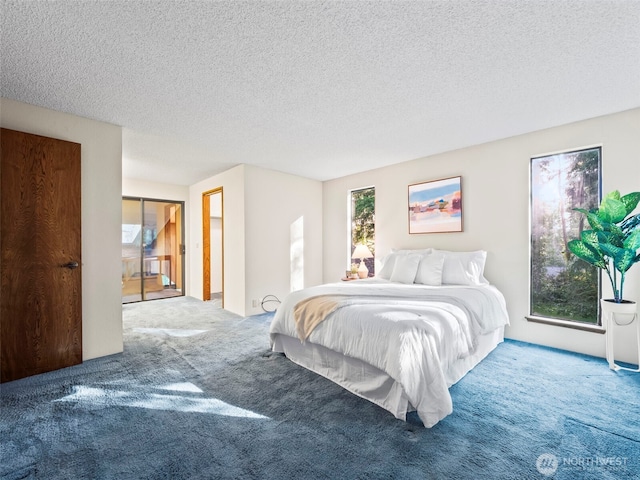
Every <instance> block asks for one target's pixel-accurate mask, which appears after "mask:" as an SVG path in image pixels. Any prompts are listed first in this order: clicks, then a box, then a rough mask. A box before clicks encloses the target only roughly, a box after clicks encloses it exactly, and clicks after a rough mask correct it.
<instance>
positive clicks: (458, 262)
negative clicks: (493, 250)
mask: <svg viewBox="0 0 640 480" xmlns="http://www.w3.org/2000/svg"><path fill="white" fill-rule="evenodd" d="M434 252H439V253H442V254H444V266H443V268H442V283H443V284H450V285H486V284H488V283H489V282H488V281H487V279H486V278H484V265H485V262H486V260H487V252H485V251H484V250H477V251H475V252H448V251H446V250H434Z"/></svg>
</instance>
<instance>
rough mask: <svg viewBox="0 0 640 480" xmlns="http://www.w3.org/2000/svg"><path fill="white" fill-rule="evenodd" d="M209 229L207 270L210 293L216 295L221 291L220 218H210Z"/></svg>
mask: <svg viewBox="0 0 640 480" xmlns="http://www.w3.org/2000/svg"><path fill="white" fill-rule="evenodd" d="M212 197H213V196H212ZM212 203H213V202H212ZM209 227H210V229H211V231H210V235H211V243H210V249H211V250H210V252H209V255H210V256H211V266H210V270H209V271H210V272H211V278H210V282H211V284H210V285H211V293H218V292H221V291H222V218H221V217H211V218H210V219H209ZM202 293H204V292H202Z"/></svg>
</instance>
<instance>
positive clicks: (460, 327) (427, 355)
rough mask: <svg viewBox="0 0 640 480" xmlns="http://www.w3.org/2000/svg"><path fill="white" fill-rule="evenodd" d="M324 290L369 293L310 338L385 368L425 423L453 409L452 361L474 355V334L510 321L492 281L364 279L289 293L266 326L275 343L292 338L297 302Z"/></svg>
mask: <svg viewBox="0 0 640 480" xmlns="http://www.w3.org/2000/svg"><path fill="white" fill-rule="evenodd" d="M327 294H340V295H362V296H366V298H365V299H364V301H363V302H359V301H358V300H353V301H352V302H347V304H346V305H345V306H342V307H341V308H339V309H337V310H336V311H335V312H333V313H331V314H330V315H329V316H328V317H327V318H326V320H325V321H323V322H322V323H321V324H320V325H318V326H317V327H316V328H315V329H314V330H313V332H311V335H310V336H309V337H308V339H307V341H309V342H312V343H315V344H319V345H322V346H324V347H326V348H329V349H331V350H333V351H335V352H338V353H341V354H343V355H347V356H350V357H354V358H357V359H359V360H362V361H364V362H366V363H368V364H370V365H373V366H375V367H377V368H379V369H380V370H383V371H384V372H386V373H387V374H388V375H389V376H390V377H391V378H393V379H394V380H395V381H396V382H398V383H399V384H400V385H401V386H402V388H403V390H404V391H405V394H406V395H407V398H408V399H409V401H410V403H411V405H413V406H414V407H415V409H416V410H417V413H418V415H419V417H420V419H421V420H422V422H423V423H424V425H425V426H426V427H431V426H433V425H435V424H436V423H437V422H438V421H439V420H441V419H442V418H444V417H445V416H447V415H449V414H450V413H451V412H452V411H453V407H452V402H451V396H450V395H449V387H450V386H451V385H452V384H453V383H455V382H456V381H457V380H458V378H456V377H455V375H456V374H455V373H453V372H451V371H450V369H449V366H450V365H452V364H453V363H454V362H455V361H456V360H458V359H461V358H464V357H466V356H469V355H472V354H473V353H474V350H475V347H476V344H477V343H476V340H477V338H478V336H479V335H482V334H484V333H487V332H491V331H493V330H495V329H496V328H499V327H502V326H504V325H506V324H508V323H509V319H508V315H507V310H506V305H505V300H504V297H503V296H502V294H501V293H500V292H499V291H498V290H497V289H496V288H495V287H493V286H491V285H482V286H453V285H451V286H442V287H429V286H425V285H416V284H414V285H405V284H399V283H391V282H388V281H386V280H381V279H369V280H359V281H356V282H340V283H333V284H327V285H320V286H317V287H312V288H307V289H304V290H300V291H297V292H292V293H291V294H289V295H288V296H287V297H286V298H285V299H284V301H283V303H282V305H281V306H280V307H279V308H278V310H277V312H276V315H275V317H274V320H273V322H272V324H271V330H270V333H271V338H272V343H273V338H274V335H276V334H282V335H288V336H290V337H296V338H297V333H296V325H295V321H294V318H293V308H294V307H295V305H296V304H297V303H298V302H299V301H301V300H303V299H305V298H309V297H313V296H317V295H327ZM390 297H392V298H390ZM371 300H373V301H371Z"/></svg>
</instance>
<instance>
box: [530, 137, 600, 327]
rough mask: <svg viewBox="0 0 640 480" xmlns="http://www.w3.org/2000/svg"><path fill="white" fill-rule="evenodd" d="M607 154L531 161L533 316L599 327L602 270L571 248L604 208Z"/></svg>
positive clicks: (586, 152)
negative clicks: (591, 212)
mask: <svg viewBox="0 0 640 480" xmlns="http://www.w3.org/2000/svg"><path fill="white" fill-rule="evenodd" d="M600 157H601V149H600V148H599V147H598V148H590V149H585V150H578V151H573V152H567V153H560V154H555V155H547V156H544V157H536V158H532V159H531V306H530V313H531V315H535V316H540V317H549V318H556V319H562V320H570V321H576V322H584V323H591V324H598V322H599V319H598V299H599V297H600V294H599V290H600V288H599V285H600V282H599V279H600V275H599V272H598V270H597V269H596V268H595V267H593V266H591V265H588V264H587V263H586V262H583V261H581V260H579V259H578V258H577V257H575V256H574V255H573V254H572V253H571V252H570V250H569V249H568V247H567V243H568V241H569V240H570V239H572V238H579V237H580V232H581V231H582V230H583V229H584V228H585V227H586V226H585V224H584V215H581V214H580V213H578V212H576V211H574V208H586V209H592V208H597V206H598V204H599V202H600Z"/></svg>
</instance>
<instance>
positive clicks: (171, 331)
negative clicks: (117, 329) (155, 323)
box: [133, 328, 209, 337]
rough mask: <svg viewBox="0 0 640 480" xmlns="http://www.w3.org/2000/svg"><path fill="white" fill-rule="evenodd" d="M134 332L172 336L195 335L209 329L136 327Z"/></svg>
mask: <svg viewBox="0 0 640 480" xmlns="http://www.w3.org/2000/svg"><path fill="white" fill-rule="evenodd" d="M133 331H134V332H138V333H148V334H150V335H159V336H165V335H168V336H170V337H194V336H196V335H200V334H201V333H205V332H208V331H209V330H187V329H182V328H134V329H133Z"/></svg>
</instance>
